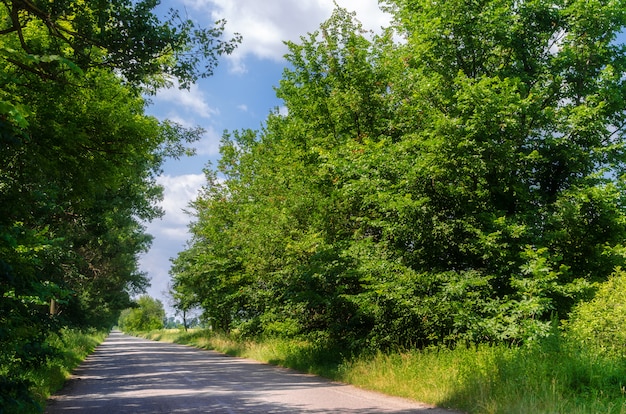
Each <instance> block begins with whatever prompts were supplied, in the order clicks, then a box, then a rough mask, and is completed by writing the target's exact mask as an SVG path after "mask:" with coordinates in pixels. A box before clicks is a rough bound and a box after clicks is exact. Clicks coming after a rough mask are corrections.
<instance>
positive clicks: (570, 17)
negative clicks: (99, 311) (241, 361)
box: [171, 0, 626, 350]
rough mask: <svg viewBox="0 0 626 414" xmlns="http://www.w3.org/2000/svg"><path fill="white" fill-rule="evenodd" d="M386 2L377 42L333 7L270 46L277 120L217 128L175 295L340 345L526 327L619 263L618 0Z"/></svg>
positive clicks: (564, 308) (621, 9)
mask: <svg viewBox="0 0 626 414" xmlns="http://www.w3.org/2000/svg"><path fill="white" fill-rule="evenodd" d="M385 3H386V7H387V9H388V10H389V11H390V12H392V13H393V14H394V16H395V20H394V24H393V25H392V27H391V28H390V29H389V30H388V31H387V32H385V33H384V34H383V35H382V36H377V37H371V36H368V35H367V34H366V33H364V32H363V30H362V29H361V26H360V24H359V23H358V22H356V21H355V20H354V18H353V16H352V15H350V13H348V12H347V11H345V10H343V9H340V8H338V9H337V10H336V11H335V13H334V14H333V16H332V17H331V19H330V20H329V21H327V22H325V23H324V24H323V25H322V26H321V28H320V30H319V31H316V32H314V33H312V34H310V35H309V36H308V37H302V38H301V41H300V42H299V43H288V46H289V50H290V53H289V54H288V55H287V59H288V60H289V64H290V65H289V66H288V68H287V69H285V71H284V76H283V79H282V81H281V83H280V86H279V87H278V88H277V90H276V92H277V95H278V97H280V98H281V99H282V100H283V101H284V103H285V106H286V108H287V114H286V115H285V114H281V113H278V112H275V113H272V114H270V115H269V117H268V119H267V123H266V125H265V127H264V129H263V130H262V131H257V132H254V131H240V132H234V133H227V134H225V135H224V138H223V142H222V158H221V161H220V163H219V165H218V166H217V171H212V170H207V185H206V187H205V190H204V192H203V193H202V194H201V195H200V196H199V198H198V199H197V200H196V201H195V202H194V203H193V207H194V209H195V215H196V217H195V218H196V220H195V222H194V223H193V224H192V226H191V230H192V232H193V239H192V240H191V242H190V246H189V248H188V249H187V250H186V251H184V252H182V253H181V254H180V255H179V256H178V258H177V259H176V260H175V261H174V266H173V268H172V272H171V273H172V275H173V278H174V289H175V290H176V291H178V292H180V293H181V294H185V295H188V296H187V297H192V298H193V300H192V301H193V303H194V304H197V305H200V306H202V307H203V308H204V310H205V312H206V315H207V316H208V317H209V319H210V320H211V321H212V325H213V327H214V328H218V329H222V330H231V329H237V330H238V331H239V332H241V333H244V334H259V333H262V334H263V333H264V334H269V335H280V336H294V335H309V336H311V337H313V338H315V339H316V340H320V341H326V340H330V341H333V342H336V343H340V344H343V345H344V349H353V350H357V349H361V348H362V347H364V346H365V347H370V348H373V349H385V348H389V347H395V346H409V347H410V346H418V347H424V346H428V345H430V344H446V345H449V346H455V345H457V344H463V343H481V342H486V343H505V344H519V343H524V342H532V341H534V340H537V339H540V338H543V337H546V336H548V335H550V334H551V332H553V330H552V329H551V323H552V319H553V318H559V319H565V318H567V316H568V314H569V312H570V310H571V309H572V306H573V305H574V304H576V303H577V302H578V301H580V300H581V299H586V298H588V297H589V295H590V294H591V293H592V290H593V289H592V286H593V284H594V283H595V282H598V281H603V280H606V279H607V278H608V277H609V275H610V274H611V273H612V272H613V269H614V268H615V266H620V265H623V264H624V254H623V246H622V244H623V241H624V238H625V236H626V220H625V218H626V215H625V213H626V211H625V209H624V207H625V205H624V197H623V194H625V192H624V185H623V176H624V167H625V165H626V164H625V162H626V158H624V151H623V148H624V144H625V141H624V138H625V136H624V126H625V125H626V122H625V121H626V119H625V118H624V116H625V114H626V111H624V109H626V108H625V104H626V100H625V95H624V91H625V90H626V84H625V82H626V79H624V77H623V73H624V72H625V70H626V52H625V50H624V47H623V45H616V44H615V43H614V42H613V40H614V38H615V34H616V33H618V32H619V31H620V30H622V29H623V28H624V26H625V24H626V12H625V10H626V7H625V6H626V5H625V4H624V3H623V2H620V1H617V2H608V3H597V4H596V3H594V7H593V12H591V11H590V8H589V6H588V4H587V2H585V1H570V2H567V3H564V2H563V3H561V2H558V3H557V4H555V3H554V2H547V1H541V0H540V1H533V2H515V1H507V0H504V1H501V0H494V1H478V2H464V1H450V2H444V3H441V2H431V1H427V0H424V1H422V0H418V1H413V0H411V1H404V0H396V1H387V2H385ZM398 37H401V38H402V41H399V42H398V41H395V40H394V39H397V38H398ZM218 177H219V178H218Z"/></svg>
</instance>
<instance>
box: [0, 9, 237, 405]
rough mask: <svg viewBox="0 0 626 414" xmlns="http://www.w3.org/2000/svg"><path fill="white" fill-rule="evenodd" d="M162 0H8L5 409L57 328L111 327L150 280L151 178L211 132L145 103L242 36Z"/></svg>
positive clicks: (155, 193) (1, 370)
mask: <svg viewBox="0 0 626 414" xmlns="http://www.w3.org/2000/svg"><path fill="white" fill-rule="evenodd" d="M158 3H159V2H158V1H155V0H143V1H130V0H111V1H99V2H83V1H81V2H76V1H54V2H51V1H44V0H29V1H10V0H8V1H3V2H2V3H1V4H0V407H1V408H0V411H2V412H13V411H20V412H21V411H25V410H27V407H28V405H29V404H31V403H33V401H32V398H31V397H32V395H31V394H30V386H31V379H32V377H31V376H30V374H29V373H30V372H31V371H33V370H36V369H38V367H41V366H45V365H46V364H47V363H50V361H53V360H54V358H55V355H56V353H58V346H56V345H54V343H57V342H59V341H58V340H56V339H55V338H59V337H60V336H58V335H56V334H57V333H59V332H61V331H62V330H64V328H68V327H69V328H79V329H84V328H90V327H96V328H100V329H102V328H105V329H107V328H110V327H111V326H113V324H115V323H116V321H117V318H118V316H119V313H120V311H121V310H122V309H125V308H127V307H128V306H130V304H131V301H130V298H131V295H134V294H136V293H138V292H141V291H143V290H144V289H145V288H146V286H147V285H148V279H147V276H146V275H145V274H143V273H142V272H141V271H140V270H139V269H138V265H137V258H138V255H139V254H140V253H142V252H144V251H145V250H146V249H147V248H148V246H149V245H150V240H151V237H150V236H149V235H148V234H146V233H145V229H144V226H143V224H142V223H143V222H145V221H148V220H152V219H154V218H156V217H159V215H160V214H161V212H160V210H159V208H158V207H157V204H156V203H157V201H158V200H159V199H160V197H161V188H160V187H159V186H158V185H157V184H156V181H155V178H156V176H157V175H158V174H159V173H160V167H161V164H162V162H163V161H164V159H165V157H169V156H174V157H176V156H181V155H183V154H184V153H185V151H186V149H185V145H186V144H187V142H193V141H194V140H196V139H198V138H199V137H200V135H201V133H202V131H201V130H199V129H198V130H194V129H191V130H186V129H184V128H182V127H180V126H179V125H176V124H174V123H170V122H159V121H157V120H156V119H155V118H153V117H150V116H147V115H145V113H144V108H145V106H146V100H145V99H144V96H145V95H146V94H149V93H151V92H154V91H155V90H156V88H158V87H165V86H168V85H171V83H172V80H173V79H175V78H177V79H178V80H179V82H180V84H181V85H183V86H187V85H189V84H190V83H191V82H193V81H195V80H196V79H197V78H198V77H199V76H206V75H209V74H210V73H211V71H212V69H213V68H214V67H215V65H216V64H217V59H218V56H219V54H221V53H228V52H230V51H231V50H232V48H233V47H234V46H235V45H236V43H237V42H238V41H239V39H237V38H236V39H232V40H223V39H222V32H223V27H224V22H217V23H216V24H215V26H214V27H210V28H202V27H198V26H197V25H196V24H194V23H193V22H192V21H190V20H186V19H181V18H180V16H178V14H177V13H176V12H175V11H171V12H170V14H169V15H168V16H167V18H166V19H164V20H162V19H159V18H158V17H157V15H156V14H155V11H154V9H155V7H156V6H157V5H158ZM48 338H53V339H54V340H53V341H48ZM57 345H58V344H57ZM31 405H32V404H31Z"/></svg>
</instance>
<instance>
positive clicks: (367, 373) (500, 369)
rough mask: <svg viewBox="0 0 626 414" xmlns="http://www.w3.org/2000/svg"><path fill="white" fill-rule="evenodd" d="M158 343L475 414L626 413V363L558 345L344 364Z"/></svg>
mask: <svg viewBox="0 0 626 414" xmlns="http://www.w3.org/2000/svg"><path fill="white" fill-rule="evenodd" d="M144 336H145V337H147V338H150V339H155V340H166V341H169V342H176V343H182V344H187V345H193V346H197V347H200V348H206V349H215V350H218V351H220V352H224V353H227V354H229V355H234V356H240V357H245V358H251V359H255V360H258V361H262V362H267V363H272V364H276V365H281V366H285V367H289V368H294V369H298V370H300V371H303V372H309V373H314V374H318V375H323V376H325V377H328V378H331V379H334V380H339V381H344V382H347V383H351V384H354V385H356V386H359V387H362V388H366V389H371V390H375V391H380V392H383V393H386V394H390V395H396V396H401V397H405V398H410V399H414V400H417V401H422V402H426V403H430V404H434V405H437V406H440V407H448V408H456V409H459V410H462V411H464V412H467V413H472V414H527V413H538V414H540V413H546V414H548V413H568V414H597V413H603V414H604V413H605V414H626V359H624V358H616V357H607V356H601V355H598V354H594V353H591V352H584V351H582V350H581V349H580V348H579V347H577V346H574V345H571V344H567V343H561V342H560V341H555V342H554V343H545V344H543V345H541V346H536V347H533V348H530V347H523V348H516V347H506V346H487V345H484V346H483V345H481V346H478V347H473V348H464V347H459V348H457V349H445V348H443V349H442V348H430V349H425V350H413V351H407V352H394V353H377V354H375V355H369V356H360V357H356V358H350V359H345V358H342V357H341V353H340V352H339V351H338V350H336V349H325V348H324V347H320V346H316V345H315V344H312V343H311V342H309V341H305V340H298V339H281V338H270V339H265V340H255V341H252V340H241V339H240V338H237V337H233V336H226V335H218V334H214V333H211V332H208V331H200V330H195V331H189V332H187V333H185V332H182V331H178V330H169V331H156V332H152V333H148V334H145V335H144Z"/></svg>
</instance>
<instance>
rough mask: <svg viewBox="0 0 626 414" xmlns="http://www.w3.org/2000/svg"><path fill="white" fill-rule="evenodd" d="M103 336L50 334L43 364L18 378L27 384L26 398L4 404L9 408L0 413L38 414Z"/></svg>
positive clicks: (65, 332)
mask: <svg viewBox="0 0 626 414" xmlns="http://www.w3.org/2000/svg"><path fill="white" fill-rule="evenodd" d="M106 336H107V332H103V331H95V330H91V331H80V330H73V329H63V330H62V331H61V332H60V333H59V334H50V336H49V337H48V339H47V341H46V343H45V346H46V349H48V352H47V353H48V355H47V357H46V358H45V361H43V363H42V364H40V365H39V366H38V367H36V368H33V369H32V370H30V371H28V372H23V373H21V374H20V377H21V378H22V379H23V380H24V381H27V382H28V383H29V384H30V386H29V388H28V395H26V394H24V395H21V397H20V398H19V399H16V400H6V401H5V402H4V403H5V404H7V405H8V406H5V407H0V412H7V413H8V412H19V413H25V414H29V413H40V412H41V411H42V407H44V406H45V402H46V400H47V399H48V398H49V397H50V396H51V395H52V394H53V393H54V392H56V391H58V390H59V389H60V388H61V387H63V384H64V383H65V381H66V380H67V379H68V378H69V376H70V374H71V372H72V370H73V369H74V368H76V367H77V366H78V365H79V364H80V363H81V362H82V361H83V360H84V359H85V358H86V357H87V356H88V355H89V354H90V353H92V352H93V350H94V349H95V348H96V346H98V345H99V344H100V343H101V342H102V341H103V340H104V338H106ZM0 371H2V370H1V367H0ZM3 410H5V411H3Z"/></svg>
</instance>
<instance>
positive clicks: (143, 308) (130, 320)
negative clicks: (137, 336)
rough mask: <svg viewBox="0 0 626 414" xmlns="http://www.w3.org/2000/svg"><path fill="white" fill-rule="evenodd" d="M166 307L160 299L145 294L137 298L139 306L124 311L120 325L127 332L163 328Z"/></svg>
mask: <svg viewBox="0 0 626 414" xmlns="http://www.w3.org/2000/svg"><path fill="white" fill-rule="evenodd" d="M164 323H165V309H163V304H162V303H161V301H160V300H158V299H153V298H151V297H150V296H147V295H144V296H141V297H140V298H139V299H137V307H136V308H129V309H126V310H124V311H123V312H122V314H121V315H120V319H119V321H118V326H119V327H120V328H121V329H122V330H123V331H125V332H145V331H153V330H156V329H162V328H163V325H164Z"/></svg>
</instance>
